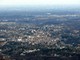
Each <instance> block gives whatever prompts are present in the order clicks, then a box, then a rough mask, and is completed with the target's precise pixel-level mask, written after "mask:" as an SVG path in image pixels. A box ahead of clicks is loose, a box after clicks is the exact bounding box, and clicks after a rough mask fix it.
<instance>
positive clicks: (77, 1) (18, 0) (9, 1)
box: [0, 0, 80, 7]
mask: <svg viewBox="0 0 80 60" xmlns="http://www.w3.org/2000/svg"><path fill="white" fill-rule="evenodd" d="M24 5H25V6H28V5H31V6H34V5H41V6H42V5H80V0H0V7H9V6H24Z"/></svg>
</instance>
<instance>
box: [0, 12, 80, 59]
mask: <svg viewBox="0 0 80 60" xmlns="http://www.w3.org/2000/svg"><path fill="white" fill-rule="evenodd" d="M0 60H80V14H79V13H76V14H75V13H74V14H72V13H70V12H69V13H65V12H64V13H61V14H60V13H59V14H58V13H51V12H50V13H49V12H47V13H32V14H29V13H28V14H27V13H25V12H23V13H21V14H19V13H14V12H13V13H11V12H10V13H9V14H5V13H4V14H1V15H0Z"/></svg>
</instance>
